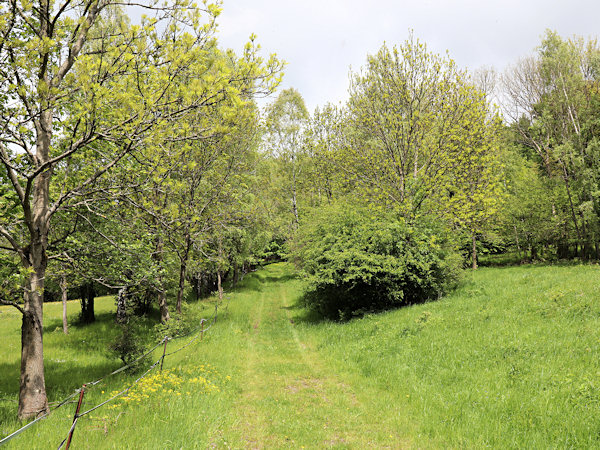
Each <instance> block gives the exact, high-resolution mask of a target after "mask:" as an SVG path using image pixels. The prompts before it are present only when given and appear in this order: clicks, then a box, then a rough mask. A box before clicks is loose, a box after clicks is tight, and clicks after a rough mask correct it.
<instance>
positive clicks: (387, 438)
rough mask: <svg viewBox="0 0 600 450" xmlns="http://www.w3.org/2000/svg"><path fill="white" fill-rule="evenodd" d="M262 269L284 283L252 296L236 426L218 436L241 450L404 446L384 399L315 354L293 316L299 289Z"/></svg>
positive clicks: (240, 353) (398, 425)
mask: <svg viewBox="0 0 600 450" xmlns="http://www.w3.org/2000/svg"><path fill="white" fill-rule="evenodd" d="M267 270H268V272H269V275H268V276H270V277H271V278H274V279H275V280H276V278H277V277H278V276H280V277H281V278H282V280H283V281H273V282H271V283H270V284H269V286H268V288H267V289H266V290H264V291H261V292H260V293H259V294H258V295H255V296H254V302H253V305H252V308H251V309H249V310H248V326H247V335H246V345H245V346H243V347H241V348H240V349H239V351H238V352H237V358H239V360H240V361H244V364H242V365H241V367H240V373H239V378H240V379H242V380H243V383H242V384H241V386H240V395H239V396H238V397H237V399H236V400H235V401H234V404H233V407H232V414H231V416H230V417H232V418H234V420H231V421H230V423H229V424H228V426H227V427H226V428H225V429H222V430H219V434H221V435H227V436H229V437H230V440H229V441H228V445H233V446H234V447H244V448H273V447H288V446H292V447H295V448H302V447H305V448H309V447H312V448H315V447H318V448H323V447H334V448H336V447H341V448H344V447H352V448H356V447H359V446H365V445H366V446H368V447H374V446H376V447H378V448H382V447H384V448H385V447H389V448H398V447H405V446H408V445H406V444H407V442H406V441H405V440H404V433H403V428H404V429H405V426H406V423H404V420H400V418H401V417H403V416H402V415H399V414H390V409H393V403H392V404H390V402H389V401H390V398H389V394H387V393H385V392H381V391H379V390H377V389H376V388H374V387H372V386H369V385H368V383H367V384H365V383H361V384H357V383H354V382H353V381H356V380H352V379H351V377H349V376H347V375H345V374H344V373H342V372H341V371H339V370H337V369H338V368H337V367H334V366H333V365H332V364H331V363H330V362H328V361H327V360H326V359H325V358H324V357H323V355H321V354H320V353H319V351H318V349H317V348H316V345H315V343H314V342H312V341H311V340H310V338H309V334H307V331H308V329H307V328H309V327H310V325H308V324H306V323H303V322H302V321H299V320H298V318H297V317H296V309H295V304H296V303H297V299H298V295H299V293H300V286H299V283H298V282H297V281H296V280H293V279H292V280H289V279H287V280H286V279H285V274H284V273H282V272H280V271H283V270H285V269H284V268H282V267H277V266H271V267H269V268H268V269H267ZM288 270H289V269H288ZM361 381H364V380H361Z"/></svg>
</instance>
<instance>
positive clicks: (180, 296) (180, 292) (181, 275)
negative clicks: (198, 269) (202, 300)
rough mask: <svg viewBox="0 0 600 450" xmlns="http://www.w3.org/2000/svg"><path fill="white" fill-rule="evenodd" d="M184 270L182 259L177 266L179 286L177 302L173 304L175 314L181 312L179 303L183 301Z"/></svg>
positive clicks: (184, 264) (184, 265)
mask: <svg viewBox="0 0 600 450" xmlns="http://www.w3.org/2000/svg"><path fill="white" fill-rule="evenodd" d="M185 272H186V263H185V261H182V262H181V265H180V266H179V287H178V289H177V304H176V306H175V310H176V311H177V314H181V303H182V302H183V290H184V288H185Z"/></svg>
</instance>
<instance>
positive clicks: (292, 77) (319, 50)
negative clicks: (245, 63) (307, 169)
mask: <svg viewBox="0 0 600 450" xmlns="http://www.w3.org/2000/svg"><path fill="white" fill-rule="evenodd" d="M223 7H224V9H223V13H222V14H221V16H220V17H219V30H220V31H219V40H220V42H221V45H222V46H224V47H229V48H233V49H234V50H236V51H237V52H238V53H240V52H241V49H242V47H243V44H244V43H245V42H246V41H247V40H248V36H249V35H250V34H251V33H254V34H256V35H257V42H258V43H259V44H261V46H262V51H263V52H264V54H265V56H266V55H267V54H269V53H273V52H274V53H277V55H278V56H279V57H280V58H282V59H284V60H285V61H287V63H288V64H287V67H286V70H285V73H286V75H285V78H284V82H283V86H282V87H283V88H285V87H290V86H292V87H295V88H296V89H298V90H299V91H300V93H301V94H302V96H303V97H304V99H305V101H306V104H307V107H308V108H309V110H310V111H312V110H313V109H314V108H315V107H316V106H318V105H323V104H325V103H327V102H333V103H337V102H339V101H344V100H345V99H346V98H347V94H346V91H347V88H348V71H349V68H350V66H352V68H353V69H355V70H358V69H359V68H360V67H361V66H363V65H364V63H365V61H366V56H367V54H373V53H376V52H377V50H378V49H379V48H380V47H381V45H382V44H383V42H384V41H385V42H386V43H387V44H388V45H390V46H391V45H394V44H401V43H403V42H404V41H405V40H406V38H407V37H408V34H409V30H411V29H412V30H414V34H415V37H417V38H419V39H420V40H421V41H424V42H425V43H426V44H427V45H428V48H429V49H430V50H431V51H434V52H436V53H443V52H445V51H446V50H448V51H449V53H450V56H451V57H452V58H453V59H455V60H456V62H457V63H458V64H459V65H460V66H461V67H466V68H470V69H476V68H478V67H481V66H494V67H495V68H496V69H498V70H500V71H502V70H503V69H504V68H505V67H506V66H507V65H509V64H511V63H513V62H515V61H516V60H517V59H518V58H519V57H521V56H525V55H528V54H530V53H532V52H533V51H534V49H535V47H536V46H538V45H539V43H540V38H541V36H542V35H543V34H544V30H546V29H547V28H550V29H553V30H556V31H558V33H559V34H560V35H561V36H563V37H571V36H572V35H574V34H576V35H580V36H584V37H589V36H594V37H595V36H598V34H599V31H600V1H598V0H411V1H406V0H398V1H393V0H372V1H365V0H362V1H361V0H295V1H292V0H224V4H223Z"/></svg>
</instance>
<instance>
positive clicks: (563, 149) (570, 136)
mask: <svg viewBox="0 0 600 450" xmlns="http://www.w3.org/2000/svg"><path fill="white" fill-rule="evenodd" d="M599 78H600V47H599V46H598V43H597V41H596V40H588V41H587V42H586V41H585V40H583V39H581V38H573V39H570V40H563V39H562V38H561V37H560V36H558V35H557V34H556V33H555V32H551V31H547V33H546V36H545V37H544V39H543V40H542V43H541V45H540V47H539V48H538V51H537V54H536V55H533V56H531V57H529V58H526V59H524V60H521V61H520V62H519V63H517V64H516V65H515V66H514V67H512V68H511V69H510V70H509V71H508V72H507V73H506V74H505V75H504V77H503V88H504V91H505V93H506V98H507V102H506V103H505V114H506V115H507V117H509V118H510V119H511V120H512V123H513V128H514V129H515V130H516V131H517V132H518V136H519V140H518V143H519V144H522V145H524V146H525V148H528V149H530V152H531V153H532V155H534V156H535V157H536V158H537V159H538V161H539V164H540V166H541V167H542V168H543V171H544V173H545V175H546V177H547V179H548V181H550V185H551V189H552V190H553V191H554V195H553V200H552V205H551V206H552V214H553V215H554V216H556V219H555V220H556V221H562V222H564V224H565V226H564V227H562V229H563V234H562V236H561V237H560V241H559V242H557V243H556V245H557V246H558V247H562V246H563V245H564V242H567V243H568V242H569V241H571V242H572V243H573V244H574V248H575V253H579V255H580V256H582V257H585V258H588V257H590V256H591V253H592V247H593V246H596V248H598V241H599V235H598V226H599V220H598V218H599V216H598V212H599V211H600V210H599V209H598V208H597V205H598V198H599V197H598V192H600V190H599V189H598V187H599V186H600V184H599V177H598V175H597V174H598V173H599V169H600V167H599V165H598V160H599V153H598V150H599V149H600V146H599V145H598V142H599V138H598V126H597V117H598V111H599V108H598V106H599V104H600V91H599V89H598V86H599V84H598V83H599V82H600V79H599ZM552 185H553V186H554V187H552ZM561 211H565V212H566V216H565V218H566V219H568V222H565V221H564V220H559V219H558V216H559V215H560V214H561ZM567 245H568V244H567ZM559 253H564V252H562V251H561V252H559Z"/></svg>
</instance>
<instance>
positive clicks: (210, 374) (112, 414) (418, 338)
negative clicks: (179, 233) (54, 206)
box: [0, 264, 600, 450]
mask: <svg viewBox="0 0 600 450" xmlns="http://www.w3.org/2000/svg"><path fill="white" fill-rule="evenodd" d="M598 280H600V267H599V266H596V265H581V266H564V267H561V266H548V267H543V266H524V267H511V268H493V269H492V268H490V269H482V270H479V271H477V272H476V273H474V274H470V273H469V274H467V275H466V279H465V281H464V282H463V284H462V285H461V287H460V288H459V289H458V290H457V291H456V292H454V293H452V294H451V295H449V296H447V297H445V298H443V299H441V300H439V301H436V302H431V303H425V304H421V305H414V306H412V307H407V308H401V309H398V310H396V311H390V312H387V313H382V314H370V315H366V316H365V317H362V318H357V319H355V320H352V321H350V322H347V323H334V322H327V321H321V322H318V321H317V322H314V321H311V320H310V318H309V317H307V316H306V312H305V311H304V310H303V309H302V308H300V307H298V305H297V303H298V299H299V297H300V295H301V292H302V287H303V283H302V281H300V280H299V279H296V278H294V277H293V270H292V268H291V266H290V265H287V264H273V265H269V266H267V267H265V268H263V269H261V270H259V271H257V272H255V273H252V274H250V275H248V276H247V277H246V278H245V279H244V282H243V283H242V284H241V285H240V286H239V287H238V289H235V290H232V291H231V292H230V293H229V294H228V297H229V300H228V301H227V302H226V304H225V305H224V306H225V307H223V308H222V309H221V314H220V315H219V319H218V320H217V323H216V324H215V326H214V327H212V328H211V329H210V331H209V332H208V333H206V335H205V336H204V339H203V340H200V339H197V340H196V341H193V342H192V343H191V345H189V346H187V344H186V342H187V338H186V339H177V340H175V341H173V342H171V343H170V344H169V349H170V350H171V351H173V350H174V349H177V348H179V347H181V346H183V345H186V347H185V351H181V352H178V353H175V354H173V355H172V356H169V357H168V358H167V359H166V361H165V368H164V370H163V372H162V374H160V373H156V372H154V373H152V376H149V377H148V378H147V379H144V381H143V382H140V383H139V385H137V386H136V388H135V389H134V390H133V391H132V392H131V394H130V395H128V396H124V397H123V398H119V400H117V401H115V402H113V403H111V404H109V405H107V406H106V407H104V408H102V409H98V410H97V411H95V412H94V413H92V414H90V415H89V416H86V417H85V418H84V419H82V420H81V421H80V423H79V425H78V428H77V432H76V436H75V444H74V445H75V446H76V448H86V449H87V448H90V449H91V448H93V449H104V448H106V449H138V448H144V449H145V448H185V449H188V448H201V449H203V448H234V449H238V448H319V449H320V448H428V449H429V448H498V449H521V448H532V449H546V448H599V447H600V431H599V430H600V358H598V355H600V289H598ZM97 307H98V312H99V314H98V318H99V320H98V321H97V322H96V323H95V324H93V325H86V326H80V325H76V324H75V323H73V325H72V327H71V329H70V332H69V335H68V336H65V335H63V334H62V332H61V331H60V330H61V329H60V304H48V305H45V315H46V322H45V323H46V326H45V336H44V339H45V348H44V354H45V358H46V362H47V365H46V369H47V371H46V375H47V386H48V390H49V392H50V396H51V398H50V400H51V401H56V400H60V399H62V398H64V397H65V396H66V395H68V394H69V393H71V392H73V390H74V389H75V388H77V387H78V386H81V383H84V382H88V381H90V380H93V379H96V378H98V377H99V376H101V375H104V374H106V373H108V372H110V371H111V370H113V369H114V368H116V367H118V366H119V365H120V362H119V361H118V360H116V359H115V357H114V356H112V355H111V354H110V353H109V352H108V351H107V347H108V345H109V343H110V342H111V340H112V339H113V338H114V335H115V332H116V329H115V327H114V323H113V317H114V312H113V310H114V301H113V299H109V298H106V299H101V300H99V302H98V303H97ZM213 307H214V299H207V300H203V301H200V302H197V303H192V304H191V305H190V308H191V309H192V310H193V311H195V313H197V314H199V315H200V316H203V317H208V316H210V314H211V312H212V309H213ZM70 308H71V309H72V311H71V313H72V314H73V315H74V314H76V312H77V308H78V305H77V304H76V303H75V302H73V303H72V304H71V305H70ZM72 318H74V317H72ZM0 319H1V321H2V326H1V327H0V338H1V339H2V340H3V348H4V349H5V351H4V352H0V399H8V400H9V401H5V402H4V403H0V436H4V435H7V434H9V433H10V432H12V431H14V430H15V429H17V428H19V427H20V424H19V423H17V421H16V420H15V419H14V412H15V404H13V403H11V401H12V400H11V399H15V398H16V394H17V391H18V369H19V359H18V357H19V352H18V347H19V345H18V343H19V333H18V324H19V316H18V314H16V313H15V311H12V310H11V309H8V308H7V307H6V308H0ZM148 321H149V326H148V331H149V332H151V331H152V328H151V326H150V325H151V324H152V320H150V319H148ZM160 351H162V349H158V350H157V351H156V354H155V355H153V357H152V360H153V361H156V359H157V358H159V357H160ZM138 376H139V373H131V374H127V373H122V374H121V375H120V376H116V377H112V378H109V379H107V380H106V381H105V382H104V383H101V384H99V385H97V386H95V387H94V388H91V389H89V390H88V391H86V392H87V393H86V397H85V401H84V403H85V407H86V408H89V407H91V406H94V405H96V404H98V403H100V402H101V401H104V400H106V398H107V397H109V396H110V395H112V394H111V393H112V392H120V391H121V390H123V389H124V388H125V387H126V386H128V385H130V384H131V383H132V382H133V381H134V380H135V379H136V378H137V377H138ZM72 417H73V405H68V406H66V407H65V408H63V409H61V410H58V411H57V412H56V413H54V414H53V415H51V416H50V417H49V418H48V419H46V420H44V421H42V422H40V423H39V425H36V426H35V427H34V428H32V429H30V430H28V431H26V432H25V433H23V435H21V436H20V437H18V438H17V439H15V440H14V441H11V443H9V445H8V446H7V448H19V449H21V448H23V449H28V450H29V449H37V448H40V449H45V448H56V447H57V446H58V443H59V442H60V441H61V440H62V438H63V437H64V436H65V433H66V432H67V431H68V429H69V427H70V423H71V421H72ZM74 448H75V447H74Z"/></svg>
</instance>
